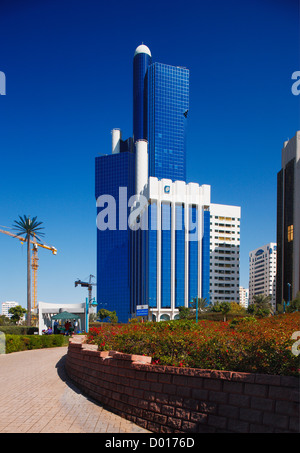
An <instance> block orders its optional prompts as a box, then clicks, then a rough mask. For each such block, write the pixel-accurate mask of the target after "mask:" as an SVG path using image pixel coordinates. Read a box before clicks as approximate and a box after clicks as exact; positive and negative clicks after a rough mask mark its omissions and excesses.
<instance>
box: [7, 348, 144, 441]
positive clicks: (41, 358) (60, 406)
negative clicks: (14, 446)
mask: <svg viewBox="0 0 300 453" xmlns="http://www.w3.org/2000/svg"><path fill="white" fill-rule="evenodd" d="M66 352H67V349H66V347H61V348H51V349H36V350H32V351H24V352H15V353H11V354H0V408H1V410H0V433H91V432H94V433H103V432H104V433H105V432H106V433H147V432H149V431H147V430H145V429H143V428H141V427H139V426H137V425H135V424H134V423H131V422H130V421H128V420H125V419H123V418H121V417H119V416H117V415H115V414H113V413H111V412H109V411H108V410H105V409H104V408H103V407H102V406H100V405H99V404H97V403H95V402H93V401H92V400H91V399H90V398H88V397H86V396H84V395H83V394H82V393H81V392H80V391H79V390H78V389H77V388H76V387H75V385H73V384H72V383H71V382H70V380H69V379H68V378H67V376H66V374H65V370H64V356H65V355H66Z"/></svg>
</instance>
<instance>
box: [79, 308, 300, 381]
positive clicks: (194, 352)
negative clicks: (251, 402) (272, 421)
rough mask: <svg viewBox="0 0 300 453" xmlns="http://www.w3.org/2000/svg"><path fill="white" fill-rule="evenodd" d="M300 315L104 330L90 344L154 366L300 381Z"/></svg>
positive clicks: (93, 331) (93, 334) (90, 338)
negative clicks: (295, 348)
mask: <svg viewBox="0 0 300 453" xmlns="http://www.w3.org/2000/svg"><path fill="white" fill-rule="evenodd" d="M299 330H300V313H299V312H296V313H290V314H288V313H287V314H284V315H278V316H272V317H268V318H263V319H256V318H252V317H248V318H241V319H239V320H238V321H235V322H231V323H229V322H221V321H207V320H202V321H199V322H198V323H196V322H195V321H191V320H177V321H163V322H159V323H150V322H146V323H135V324H126V325H111V324H105V325H103V326H102V327H101V328H97V329H95V328H93V329H91V330H90V332H89V335H88V338H87V341H88V342H90V343H94V344H98V347H99V350H116V351H119V352H124V353H129V354H141V355H143V354H144V355H149V356H151V357H152V364H153V365H156V364H160V365H173V366H184V367H192V368H204V369H214V370H228V371H240V372H254V373H266V374H279V375H294V376H297V375H299V359H298V357H297V356H296V355H295V354H294V353H293V352H292V345H293V343H294V342H295V340H292V339H291V336H292V334H293V333H294V332H295V331H299Z"/></svg>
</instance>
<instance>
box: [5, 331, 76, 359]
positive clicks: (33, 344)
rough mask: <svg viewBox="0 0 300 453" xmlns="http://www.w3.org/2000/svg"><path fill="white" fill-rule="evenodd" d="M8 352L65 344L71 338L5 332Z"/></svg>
mask: <svg viewBox="0 0 300 453" xmlns="http://www.w3.org/2000/svg"><path fill="white" fill-rule="evenodd" d="M5 342H6V354H9V353H10V352H18V351H26V350H31V349H41V348H55V347H59V346H65V345H67V344H68V342H69V339H68V337H65V336H64V335H10V334H5Z"/></svg>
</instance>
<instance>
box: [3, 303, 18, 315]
mask: <svg viewBox="0 0 300 453" xmlns="http://www.w3.org/2000/svg"><path fill="white" fill-rule="evenodd" d="M17 305H19V304H18V302H15V301H7V302H2V315H4V316H7V317H8V318H11V317H12V314H11V313H9V309H10V308H12V307H16V306H17Z"/></svg>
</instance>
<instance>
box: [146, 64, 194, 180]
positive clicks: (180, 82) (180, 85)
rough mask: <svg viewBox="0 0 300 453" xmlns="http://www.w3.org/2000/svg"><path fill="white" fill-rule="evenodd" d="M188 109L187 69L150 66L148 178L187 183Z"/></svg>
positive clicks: (162, 65) (163, 65) (157, 65)
mask: <svg viewBox="0 0 300 453" xmlns="http://www.w3.org/2000/svg"><path fill="white" fill-rule="evenodd" d="M188 109H189V71H188V69H186V68H181V67H176V66H169V65H165V64H162V63H153V64H152V65H151V66H149V68H148V141H149V176H155V177H157V178H158V179H162V178H168V179H172V181H177V180H181V181H185V180H186V127H187V114H188Z"/></svg>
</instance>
